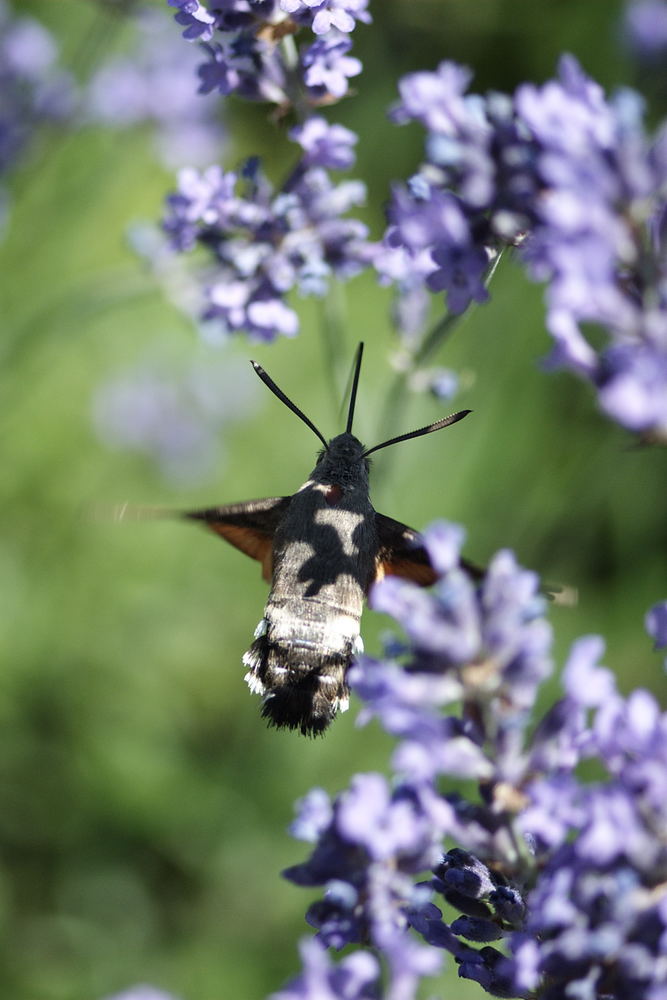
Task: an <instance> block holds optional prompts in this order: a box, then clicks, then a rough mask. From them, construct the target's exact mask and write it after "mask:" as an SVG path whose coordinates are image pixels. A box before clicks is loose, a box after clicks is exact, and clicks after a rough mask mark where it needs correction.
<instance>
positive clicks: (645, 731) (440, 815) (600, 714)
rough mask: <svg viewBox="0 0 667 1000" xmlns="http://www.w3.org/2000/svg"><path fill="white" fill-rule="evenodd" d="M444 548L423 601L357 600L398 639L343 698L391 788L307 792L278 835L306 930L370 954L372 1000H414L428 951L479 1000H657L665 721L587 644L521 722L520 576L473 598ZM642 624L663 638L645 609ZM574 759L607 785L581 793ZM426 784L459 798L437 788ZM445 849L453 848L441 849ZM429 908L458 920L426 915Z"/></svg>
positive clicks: (528, 625)
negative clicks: (467, 784)
mask: <svg viewBox="0 0 667 1000" xmlns="http://www.w3.org/2000/svg"><path fill="white" fill-rule="evenodd" d="M462 537H463V536H462V532H461V531H460V530H459V529H457V528H455V527H454V526H451V525H444V524H443V525H439V526H436V527H434V528H433V529H431V530H430V531H429V532H427V534H426V544H427V546H428V550H429V554H430V556H431V559H432V561H433V563H434V565H436V566H437V567H438V569H439V572H440V573H441V576H440V580H439V582H438V584H437V586H436V589H435V591H434V592H433V593H430V594H429V593H425V592H424V591H422V590H420V589H419V588H418V587H417V586H416V585H414V584H411V583H406V582H399V581H395V580H391V579H389V580H387V581H384V582H383V583H381V584H380V585H378V586H377V587H376V589H375V591H374V596H373V603H374V605H375V606H376V607H379V608H381V609H382V610H384V611H385V612H388V613H390V614H392V615H393V617H394V618H395V620H396V621H397V622H399V623H400V624H401V625H402V626H403V628H404V629H405V631H406V633H407V637H408V641H407V644H406V645H405V647H404V651H403V654H402V655H401V656H400V659H396V658H392V657H388V658H387V659H385V660H383V661H377V660H373V659H371V658H369V657H361V658H360V661H359V663H358V664H357V665H356V666H355V667H354V668H353V670H352V671H351V674H350V682H351V686H352V688H353V690H355V691H356V692H357V694H359V695H360V696H361V698H362V700H363V701H364V704H365V708H364V710H363V712H362V721H368V720H369V719H370V718H377V719H378V720H379V721H380V724H381V725H382V726H383V728H385V729H386V730H387V731H388V732H390V733H391V734H392V735H393V736H394V737H396V739H397V741H398V742H397V748H396V751H395V753H394V756H393V759H392V770H393V778H392V780H391V781H387V779H386V778H384V777H382V776H380V775H377V774H366V775H364V774H362V775H357V776H356V777H355V778H354V779H353V780H352V782H351V784H350V786H349V788H348V790H347V791H345V792H343V793H342V794H341V795H340V796H338V797H337V798H336V799H335V800H334V802H333V803H332V802H330V801H329V799H328V797H327V796H326V795H325V794H324V793H323V792H321V791H315V792H313V793H311V794H310V795H309V796H307V797H306V799H305V800H304V801H303V802H302V803H301V805H300V811H299V815H298V818H297V821H296V823H295V826H294V829H293V832H294V833H295V835H297V836H300V837H305V839H307V840H309V841H311V842H312V843H313V844H314V848H313V851H312V853H311V856H310V858H309V859H308V860H307V861H306V862H304V863H303V864H301V865H297V866H295V867H293V868H291V869H288V870H287V871H286V872H285V875H286V877H287V878H289V879H290V880H291V881H293V882H296V883H297V884H299V885H304V886H323V887H324V888H325V895H324V897H323V898H322V899H321V900H320V901H319V902H316V903H314V904H313V905H311V907H310V909H309V911H308V915H307V919H308V922H309V923H311V924H312V925H313V926H314V927H316V928H317V930H318V938H319V939H320V941H321V942H322V943H323V944H326V945H329V946H330V947H334V948H337V949H338V948H341V947H343V946H344V945H350V944H352V945H355V946H356V947H360V948H372V949H373V951H374V952H375V953H376V954H377V955H379V956H380V958H381V959H382V970H383V971H382V977H381V978H382V984H383V985H382V986H380V987H379V991H380V992H379V994H378V995H382V996H384V997H401V998H408V997H410V998H411V997H414V995H415V991H416V988H417V985H418V982H419V980H420V979H421V978H423V977H424V976H430V975H433V974H434V973H435V972H436V971H437V968H438V964H437V963H436V962H435V961H431V962H429V953H430V954H431V957H432V956H433V955H437V954H438V953H441V952H442V951H443V950H444V951H446V952H448V953H450V954H451V955H452V956H453V958H454V960H455V961H456V963H457V964H458V967H459V975H461V976H463V977H465V978H468V979H473V980H475V981H477V982H478V983H479V984H480V985H481V986H482V987H483V988H484V990H485V991H486V992H488V993H491V994H493V995H495V996H505V997H540V998H548V1000H555V998H557V997H563V998H565V997H566V996H568V997H569V996H573V995H576V996H585V997H590V998H591V1000H593V998H594V1000H603V998H604V1000H622V998H626V997H628V996H633V997H638V998H643V1000H657V998H658V997H660V996H662V995H663V993H662V992H661V991H662V990H665V989H667V951H665V947H664V942H665V940H667V891H665V884H667V882H666V880H665V876H666V875H667V836H666V831H667V784H666V782H667V779H666V777H665V776H666V775H667V766H666V765H667V716H666V715H661V714H660V711H659V709H658V707H657V704H656V702H655V700H654V699H653V698H652V696H651V695H649V694H648V693H647V692H643V691H636V692H634V693H633V694H632V695H630V697H628V698H623V697H622V696H621V695H620V694H619V693H618V692H617V691H616V687H615V683H614V678H613V675H612V674H611V673H610V672H609V671H608V670H607V669H606V668H604V667H602V666H600V665H599V658H600V656H601V655H602V652H603V644H602V642H601V640H599V639H598V638H596V637H587V638H584V639H581V640H579V641H578V642H577V643H575V645H574V647H573V649H572V652H571V655H570V658H569V660H568V663H567V664H566V666H565V669H564V672H563V684H564V689H565V690H564V695H563V697H562V698H561V700H560V701H559V702H557V703H556V705H555V706H553V707H552V708H551V709H549V710H548V711H547V713H546V714H545V715H544V716H543V718H542V719H541V721H539V722H538V724H537V726H536V725H535V720H534V718H533V716H532V711H531V710H532V706H533V704H534V702H535V698H536V696H537V693H538V689H539V686H540V684H541V683H542V681H543V680H545V679H546V678H547V677H548V676H549V675H550V673H551V670H552V661H551V630H550V627H549V625H548V624H547V622H546V620H545V618H544V610H545V608H544V602H543V600H542V598H541V597H540V595H539V590H538V581H537V578H536V577H535V576H534V574H532V573H527V572H526V571H525V570H522V569H521V568H520V567H518V566H517V565H516V563H515V561H514V559H513V557H512V555H511V554H510V553H504V552H501V553H499V554H498V556H496V557H495V559H494V560H493V561H492V563H491V565H490V568H489V572H488V573H487V575H486V577H485V579H484V580H483V581H482V582H481V583H480V584H479V585H475V584H473V582H472V581H470V580H469V579H468V577H467V576H466V575H465V573H464V571H463V570H462V569H461V568H460V566H459V550H460V545H461V542H462ZM654 612H655V614H654V613H653V612H652V615H651V619H650V620H651V622H655V623H657V624H656V628H657V629H658V630H659V634H660V635H661V636H662V637H663V638H664V635H663V633H664V629H662V618H663V614H662V612H663V609H662V606H659V607H658V610H657V611H656V609H654ZM457 705H461V706H462V710H461V711H460V712H457V711H456V706H457ZM447 710H448V711H449V712H450V713H452V714H448V715H447V714H443V712H445V711H447ZM583 761H595V762H597V763H598V764H601V765H602V766H603V769H604V773H605V775H606V777H604V778H603V779H600V780H597V781H591V780H588V781H586V780H584V779H583V778H581V777H580V775H579V772H578V765H579V764H580V763H581V762H583ZM443 775H449V776H450V779H452V778H453V779H461V778H465V779H468V780H469V781H470V780H472V781H473V782H475V784H476V786H477V793H476V794H475V795H471V794H470V792H469V791H468V792H466V793H465V794H462V793H461V792H455V791H453V790H450V791H443V789H442V784H441V781H442V776H443ZM445 838H448V839H449V840H450V841H451V840H453V841H454V843H455V844H456V845H457V846H456V847H454V848H453V849H449V850H447V851H444V849H443V845H444V841H445ZM438 852H440V859H439V860H434V858H435V855H436V854H437V853H438ZM428 867H431V868H432V871H433V876H432V877H431V878H430V879H429V881H428V882H426V883H424V882H421V881H419V878H418V877H419V875H420V873H421V872H423V871H424V870H425V869H427V868H428ZM437 903H439V904H440V905H437ZM443 904H447V906H449V907H450V908H451V907H454V908H455V909H457V910H458V911H459V913H460V916H458V917H455V918H454V919H450V918H445V917H444V916H443V912H444V911H443ZM410 928H412V932H411V931H410ZM415 932H416V934H417V935H418V937H420V938H421V939H422V941H423V944H422V945H418V944H417V941H416V940H415V938H414V937H413V933H415ZM499 943H501V944H503V945H504V947H503V949H502V950H500V949H499V947H498V944H499ZM425 949H426V950H425ZM429 950H430V951H429ZM297 982H298V992H295V993H294V994H293V995H294V996H298V997H303V998H312V1000H314V998H315V997H316V996H318V994H317V992H316V991H315V990H314V989H311V988H310V986H309V985H308V979H307V976H306V977H305V978H301V979H300V980H298V981H297ZM399 984H400V985H399ZM573 991H574V992H573ZM288 995H292V994H288ZM351 995H353V996H354V995H356V994H351Z"/></svg>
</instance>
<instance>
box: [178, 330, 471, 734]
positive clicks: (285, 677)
mask: <svg viewBox="0 0 667 1000" xmlns="http://www.w3.org/2000/svg"><path fill="white" fill-rule="evenodd" d="M362 351H363V344H360V345H359V350H358V352H357V358H356V364H355V369H354V379H353V384H352V393H351V397H350V406H349V410H348V417H347V427H346V430H345V432H344V433H343V434H339V435H338V436H337V437H334V438H332V439H331V440H330V441H329V442H327V441H326V439H325V438H324V437H323V436H322V434H321V433H320V431H319V430H318V429H317V427H316V426H315V425H314V424H313V422H312V421H311V420H310V419H309V418H308V417H307V416H306V415H305V414H304V413H303V412H302V411H301V410H300V409H299V408H298V407H297V406H296V405H295V404H294V403H293V402H292V401H291V400H290V399H289V398H288V397H287V396H286V395H285V393H284V392H283V391H282V389H280V388H278V386H277V385H276V384H275V382H274V381H273V380H272V379H271V378H270V376H269V375H267V373H266V372H265V371H264V369H263V368H262V367H261V366H260V365H258V364H256V362H254V361H253V362H252V365H253V367H254V369H255V371H256V372H257V374H258V375H259V377H260V378H261V379H262V381H263V382H264V383H265V384H266V385H267V386H268V387H269V388H270V389H271V391H272V392H273V393H274V395H276V396H277V397H278V398H279V399H280V400H281V402H283V403H284V404H285V405H286V406H287V407H288V408H289V409H290V410H292V411H293V412H294V413H295V414H296V415H297V416H298V417H299V419H300V420H302V421H303V422H304V423H305V424H306V425H307V426H308V427H310V429H311V430H312V431H313V432H314V433H315V434H316V436H317V437H318V438H319V439H320V441H321V442H322V444H323V446H324V447H323V449H322V451H321V452H320V454H319V456H318V461H317V465H316V466H315V468H314V469H313V471H312V472H311V474H310V476H309V477H308V479H307V480H306V482H305V483H304V484H303V486H301V487H300V489H299V490H297V492H296V493H295V494H294V495H293V496H282V497H267V498H266V499H263V500H248V501H246V502H244V503H236V504H226V505H223V506H221V507H210V508H208V509H205V510H196V511H189V512H187V513H186V514H185V516H186V517H187V518H190V519H191V520H195V521H202V522H203V523H204V524H205V525H206V526H207V527H208V528H209V529H210V530H212V531H214V532H215V533H216V534H218V535H220V536H221V537H222V538H224V539H225V540H226V541H228V542H229V543H230V544H231V545H234V546H235V547H236V548H237V549H240V550H241V551H242V552H244V553H245V554H246V555H248V556H250V557H251V558H252V559H256V560H257V561H258V562H260V563H261V566H262V575H263V576H264V579H265V580H267V582H269V583H270V584H271V589H270V592H269V597H268V600H267V602H266V607H265V608H264V615H263V617H262V619H261V621H260V623H259V625H258V626H257V628H256V629H255V635H254V639H253V642H252V645H251V646H250V649H249V650H248V651H247V652H246V653H245V655H244V657H243V662H244V664H245V666H246V667H247V668H248V669H247V673H246V675H245V679H246V681H247V683H248V686H249V688H250V690H251V691H252V692H253V694H258V695H261V697H262V699H263V705H262V715H263V716H264V717H265V718H266V719H267V720H268V721H269V723H270V724H271V725H274V726H277V727H286V728H288V729H298V730H300V731H301V732H302V733H304V734H307V735H317V734H318V733H322V732H323V731H324V730H325V729H326V728H327V726H328V725H329V723H330V722H331V721H332V719H333V718H334V716H335V715H336V714H337V712H341V711H344V710H345V709H346V708H347V705H348V687H347V682H346V674H347V670H348V668H349V666H350V663H351V661H352V658H353V657H354V656H355V654H358V653H359V652H361V651H362V650H363V644H362V642H361V636H360V634H359V623H360V620H361V612H362V610H363V605H364V601H365V599H366V596H367V594H368V590H369V588H370V586H371V584H372V583H373V581H374V580H377V579H380V578H381V577H383V576H385V575H387V574H396V575H399V576H403V577H406V578H408V579H411V580H413V581H415V582H417V583H419V584H422V585H424V586H426V585H428V584H430V583H433V581H434V580H435V572H434V570H433V567H432V566H431V562H430V559H429V556H428V553H427V551H426V550H425V548H424V546H423V544H422V543H421V539H420V537H419V535H418V534H417V532H416V531H413V530H412V528H408V527H407V525H405V524H402V523H401V522H400V521H394V520H393V519H392V518H390V517H385V516H384V515H383V514H378V513H377V512H376V511H375V510H374V508H373V505H372V504H371V501H370V497H369V487H368V469H369V463H368V455H369V454H370V453H371V452H373V451H377V450H378V449H380V448H385V447H387V446H388V445H391V444H396V443H397V442H399V441H406V440H408V439H409V438H414V437H421V436H422V435H424V434H430V433H432V432H433V431H436V430H440V429H441V428H442V427H447V426H449V425H450V424H453V423H456V422H457V421H458V420H460V419H461V418H462V417H465V416H466V414H468V413H469V412H470V411H469V410H462V411H460V412H459V413H454V414H452V415H451V416H449V417H443V418H442V419H441V420H437V421H436V422H435V423H433V424H429V425H428V426H427V427H421V428H419V429H418V430H416V431H410V432H409V433H407V434H401V435H399V436H398V437H395V438H391V439H390V440H388V441H383V442H382V443H381V444H377V445H375V446H374V447H373V448H370V449H365V448H364V445H363V444H362V443H361V441H359V439H358V438H356V437H355V436H354V435H353V434H352V432H351V431H352V419H353V416H354V405H355V399H356V392H357V384H358V380H359V371H360V367H361V357H362Z"/></svg>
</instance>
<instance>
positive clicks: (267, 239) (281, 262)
mask: <svg viewBox="0 0 667 1000" xmlns="http://www.w3.org/2000/svg"><path fill="white" fill-rule="evenodd" d="M294 138H295V139H296V140H297V141H298V142H299V143H300V144H301V145H302V147H303V148H304V149H305V151H306V152H305V156H304V157H303V159H302V160H301V161H300V163H299V164H298V165H297V167H296V169H295V170H294V171H293V173H292V174H291V176H290V178H289V179H288V180H287V182H286V183H285V184H284V185H283V187H282V188H281V189H280V190H279V191H274V190H273V188H272V187H271V185H270V184H269V182H268V180H267V179H266V178H265V177H264V175H263V174H262V172H261V170H260V168H259V164H258V163H257V161H249V162H248V163H247V164H246V166H245V167H244V169H243V171H242V173H241V175H240V176H239V175H237V174H235V173H225V172H224V171H222V170H221V169H220V168H218V167H210V168H208V170H206V171H204V172H203V173H199V172H197V171H196V170H194V169H187V170H183V171H181V173H180V175H179V188H178V191H177V192H176V193H175V194H173V195H170V196H169V198H168V200H167V206H168V214H167V216H166V218H165V222H164V227H165V229H166V231H167V233H168V234H169V236H170V238H171V241H172V243H173V245H174V246H175V247H176V248H178V249H180V250H189V249H191V248H192V247H193V246H194V245H195V244H196V243H198V244H200V245H202V246H204V247H206V249H207V250H208V252H209V253H210V254H211V256H212V258H213V261H214V263H215V269H214V271H213V272H212V275H211V278H210V280H209V283H208V287H207V289H206V298H207V306H206V309H205V314H204V317H205V318H206V319H208V320H216V321H219V322H220V323H221V324H222V326H223V329H225V330H226V331H229V332H234V331H237V330H245V331H246V332H247V333H248V334H249V335H250V336H251V337H253V338H255V339H262V340H272V339H273V338H274V337H275V336H276V335H277V334H278V333H281V334H283V335H285V336H293V335H294V334H295V333H296V332H297V330H298V326H299V321H298V317H297V314H296V312H295V311H294V310H293V309H292V308H291V307H290V306H289V305H288V304H287V303H286V302H285V296H286V295H287V293H288V292H289V291H291V290H292V289H293V288H296V289H298V291H299V292H300V293H301V294H302V295H319V296H321V295H323V294H324V292H325V291H326V289H327V286H328V282H329V279H330V277H331V276H332V275H335V276H336V277H337V278H342V279H347V278H350V277H353V276H354V275H355V274H357V273H358V272H359V271H361V270H362V269H363V268H364V267H365V266H366V264H367V262H368V260H369V257H370V255H371V254H372V245H371V244H370V243H369V241H368V238H367V237H368V231H367V228H366V226H364V225H363V223H361V222H360V221H358V220H357V219H354V218H346V217H345V213H346V212H347V211H348V210H349V209H350V208H352V207H354V206H355V205H359V204H360V203H361V202H362V201H363V200H364V198H365V187H364V185H363V184H362V183H361V182H359V181H346V182H343V183H341V184H338V185H334V184H333V183H332V181H331V179H330V177H329V174H328V171H327V170H326V168H325V166H323V165H320V164H331V163H341V162H349V160H350V158H351V156H352V153H351V145H352V142H353V141H354V136H353V135H352V134H351V133H348V132H347V130H344V129H340V128H338V129H337V128H336V127H335V126H333V127H331V128H329V127H328V126H327V125H326V123H324V122H323V121H322V120H321V119H310V120H309V121H308V122H307V123H306V124H304V125H303V126H302V127H301V128H300V129H296V130H295V131H294Z"/></svg>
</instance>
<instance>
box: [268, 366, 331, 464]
mask: <svg viewBox="0 0 667 1000" xmlns="http://www.w3.org/2000/svg"><path fill="white" fill-rule="evenodd" d="M250 364H251V365H252V366H253V368H254V369H255V371H256V372H257V374H258V375H259V377H260V378H261V380H262V382H263V383H264V385H268V387H269V389H270V390H271V392H272V393H273V395H274V396H277V397H278V399H279V400H280V402H281V403H284V404H285V406H286V407H287V408H288V410H291V411H292V413H296V415H297V417H298V418H299V419H300V420H303V422H304V424H305V425H306V426H307V427H310V429H311V431H312V432H313V434H317V436H318V438H319V439H320V441H321V442H322V444H323V445H324V447H325V448H328V447H329V445H328V444H327V442H326V440H325V439H324V437H323V435H322V434H321V433H320V432H319V431H318V429H317V427H316V426H315V424H314V423H313V421H312V420H309V419H308V417H307V416H306V414H305V413H304V412H303V410H300V409H299V407H298V406H297V405H296V403H293V402H292V400H291V399H290V398H289V396H286V395H285V393H284V392H283V390H282V389H279V388H278V386H277V385H276V383H275V382H274V381H273V379H272V378H271V376H270V375H268V374H267V373H266V372H265V371H264V369H263V368H262V366H261V365H258V364H257V362H256V361H251V362H250Z"/></svg>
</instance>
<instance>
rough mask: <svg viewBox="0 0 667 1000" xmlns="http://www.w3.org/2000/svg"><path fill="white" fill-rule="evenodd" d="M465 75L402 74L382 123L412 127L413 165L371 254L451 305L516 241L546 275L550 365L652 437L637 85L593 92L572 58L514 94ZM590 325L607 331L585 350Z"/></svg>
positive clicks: (649, 269)
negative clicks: (490, 90)
mask: <svg viewBox="0 0 667 1000" xmlns="http://www.w3.org/2000/svg"><path fill="white" fill-rule="evenodd" d="M469 82H470V74H469V72H468V71H467V70H464V69H463V68H462V67H459V66H455V65H454V64H451V63H443V64H442V65H441V66H440V67H439V68H438V70H437V71H436V72H435V73H415V74H412V75H411V76H408V77H406V78H404V80H403V81H402V82H401V85H400V93H401V101H400V103H399V104H398V105H397V106H396V108H395V109H394V112H393V115H394V119H395V120H396V121H397V122H398V123H399V124H400V123H402V122H406V121H411V120H416V121H419V122H420V123H421V124H422V125H423V126H424V127H425V128H426V130H427V141H426V161H425V163H424V165H423V166H422V168H421V169H420V171H419V173H418V174H417V175H416V176H415V177H414V178H412V180H411V181H410V182H409V184H408V185H407V186H398V187H397V188H396V190H395V192H394V197H393V201H392V205H391V208H390V213H389V222H390V225H389V228H388V230H387V233H386V236H385V248H386V249H385V253H384V255H380V256H378V258H377V261H376V266H377V267H378V269H379V271H380V273H381V275H382V276H383V277H384V280H387V281H394V282H396V283H397V285H398V287H399V290H401V291H403V290H407V291H409V292H410V293H411V294H414V292H413V288H414V286H415V283H419V282H421V284H422V285H425V286H426V287H428V288H429V289H431V290H432V291H439V290H442V291H445V293H446V296H447V302H448V308H449V310H450V312H452V313H460V312H462V311H463V310H465V309H466V308H467V307H468V306H469V305H470V303H471V302H473V301H474V302H483V301H485V300H486V299H487V298H488V292H487V289H486V286H485V278H486V275H487V272H488V268H489V266H490V262H491V261H492V260H493V259H494V257H495V255H496V254H497V253H498V252H499V251H500V250H501V249H502V247H503V246H508V245H509V246H514V245H520V246H521V251H520V253H521V258H522V260H523V261H524V263H525V265H526V268H527V270H528V273H529V275H530V276H531V277H532V278H533V279H535V280H539V281H545V282H546V283H547V293H546V297H547V327H548V329H549V332H550V333H551V335H552V336H553V338H554V341H555V348H554V350H553V352H552V355H551V358H550V361H549V363H550V365H561V366H565V367H568V368H570V369H571V370H572V371H574V372H576V373H577V374H579V375H580V376H582V377H584V378H587V379H589V380H590V381H591V382H592V383H593V384H594V385H595V386H596V388H597V392H598V400H599V402H600V405H601V407H602V409H603V410H604V411H605V412H606V413H608V414H609V415H610V416H611V417H612V418H614V419H615V420H617V421H618V422H620V423H622V424H623V425H624V426H626V427H628V428H630V429H631V430H634V431H637V432H642V433H645V434H650V435H654V436H655V435H657V436H660V435H663V434H664V433H665V432H666V431H667V336H666V334H665V331H666V330H667V306H666V304H665V294H664V288H665V278H666V274H665V268H664V254H663V253H662V249H661V248H662V241H663V233H662V223H661V220H662V218H663V208H664V204H665V196H666V192H667V158H666V156H665V139H664V135H663V134H662V133H661V132H659V133H658V134H657V135H656V136H655V137H654V138H651V137H649V136H648V135H647V134H646V132H645V131H644V128H643V124H642V106H641V101H640V100H639V99H638V97H637V95H634V94H632V93H631V92H629V91H625V92H622V93H619V94H618V95H616V96H615V97H614V98H612V99H611V100H607V99H606V98H605V95H604V93H603V91H602V89H601V88H600V87H599V86H598V85H597V84H596V83H595V82H594V81H593V80H591V79H590V78H589V77H587V76H586V75H585V73H584V72H583V71H582V69H581V68H580V67H579V65H578V64H577V62H576V61H575V60H574V59H573V58H572V57H564V58H563V59H562V60H561V62H560V66H559V74H558V78H557V79H555V80H552V81H550V82H548V83H547V84H545V85H544V86H543V87H539V88H538V87H535V86H533V85H531V84H524V85H522V86H520V87H519V88H518V89H517V91H516V93H515V94H514V95H513V97H507V96H505V95H500V94H489V95H488V96H487V97H481V96H479V95H475V94H469V93H468V92H467V88H468V85H469ZM589 324H593V325H597V326H600V327H602V328H603V329H605V331H606V332H607V335H608V340H607V343H606V345H605V346H603V347H602V348H601V349H599V350H596V349H595V348H594V347H593V346H592V344H591V343H590V342H589V340H588V339H587V338H586V328H587V326H588V325H589Z"/></svg>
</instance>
